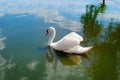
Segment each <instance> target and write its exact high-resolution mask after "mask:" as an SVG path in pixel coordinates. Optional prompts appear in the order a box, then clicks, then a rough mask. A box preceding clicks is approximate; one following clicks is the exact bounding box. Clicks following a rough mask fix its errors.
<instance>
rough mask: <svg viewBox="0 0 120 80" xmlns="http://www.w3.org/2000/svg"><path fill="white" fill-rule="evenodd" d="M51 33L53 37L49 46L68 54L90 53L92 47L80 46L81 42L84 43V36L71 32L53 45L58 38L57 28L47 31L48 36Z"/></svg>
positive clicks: (50, 28) (49, 41)
mask: <svg viewBox="0 0 120 80" xmlns="http://www.w3.org/2000/svg"><path fill="white" fill-rule="evenodd" d="M49 32H50V33H51V36H50V39H49V40H48V43H47V44H48V46H51V47H53V48H54V49H56V50H59V51H63V52H67V53H77V54H82V53H85V52H87V51H89V50H90V49H91V48H92V47H81V46H80V45H79V44H80V42H81V41H83V38H82V36H80V35H79V34H77V33H75V32H71V33H69V34H67V35H66V36H64V37H63V38H62V39H60V40H59V41H57V42H54V43H53V40H54V38H55V36H56V30H55V28H54V27H49V28H48V29H47V30H46V35H48V33H49Z"/></svg>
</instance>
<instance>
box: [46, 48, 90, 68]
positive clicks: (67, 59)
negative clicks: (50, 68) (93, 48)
mask: <svg viewBox="0 0 120 80" xmlns="http://www.w3.org/2000/svg"><path fill="white" fill-rule="evenodd" d="M48 51H49V53H48V52H46V58H47V61H48V62H50V63H52V62H54V60H55V57H54V56H55V55H54V54H56V55H57V57H58V59H59V60H60V62H61V63H62V64H63V65H65V66H74V65H79V64H80V63H81V62H82V59H81V57H83V58H85V59H86V60H87V61H90V59H89V57H88V55H87V54H86V53H85V54H70V53H66V52H63V51H58V50H55V49H53V48H52V47H50V46H48Z"/></svg>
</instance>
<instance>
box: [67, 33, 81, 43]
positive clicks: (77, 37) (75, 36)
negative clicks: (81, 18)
mask: <svg viewBox="0 0 120 80" xmlns="http://www.w3.org/2000/svg"><path fill="white" fill-rule="evenodd" d="M66 36H70V37H73V38H76V39H78V40H79V41H83V37H82V36H80V35H79V34H77V33H75V32H71V33H69V34H67V35H66Z"/></svg>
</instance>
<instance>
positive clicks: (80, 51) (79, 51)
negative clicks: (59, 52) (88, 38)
mask: <svg viewBox="0 0 120 80" xmlns="http://www.w3.org/2000/svg"><path fill="white" fill-rule="evenodd" d="M91 48H92V47H81V46H80V45H76V46H74V47H72V48H70V49H67V50H64V52H67V53H77V54H83V53H85V52H87V51H89V50H90V49H91Z"/></svg>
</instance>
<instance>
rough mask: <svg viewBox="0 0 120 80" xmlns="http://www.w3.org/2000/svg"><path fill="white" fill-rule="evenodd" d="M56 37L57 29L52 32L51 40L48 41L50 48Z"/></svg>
mask: <svg viewBox="0 0 120 80" xmlns="http://www.w3.org/2000/svg"><path fill="white" fill-rule="evenodd" d="M55 36H56V31H55V29H53V30H52V32H51V36H50V39H49V40H48V45H49V46H51V45H52V43H53V40H54V38H55Z"/></svg>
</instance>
